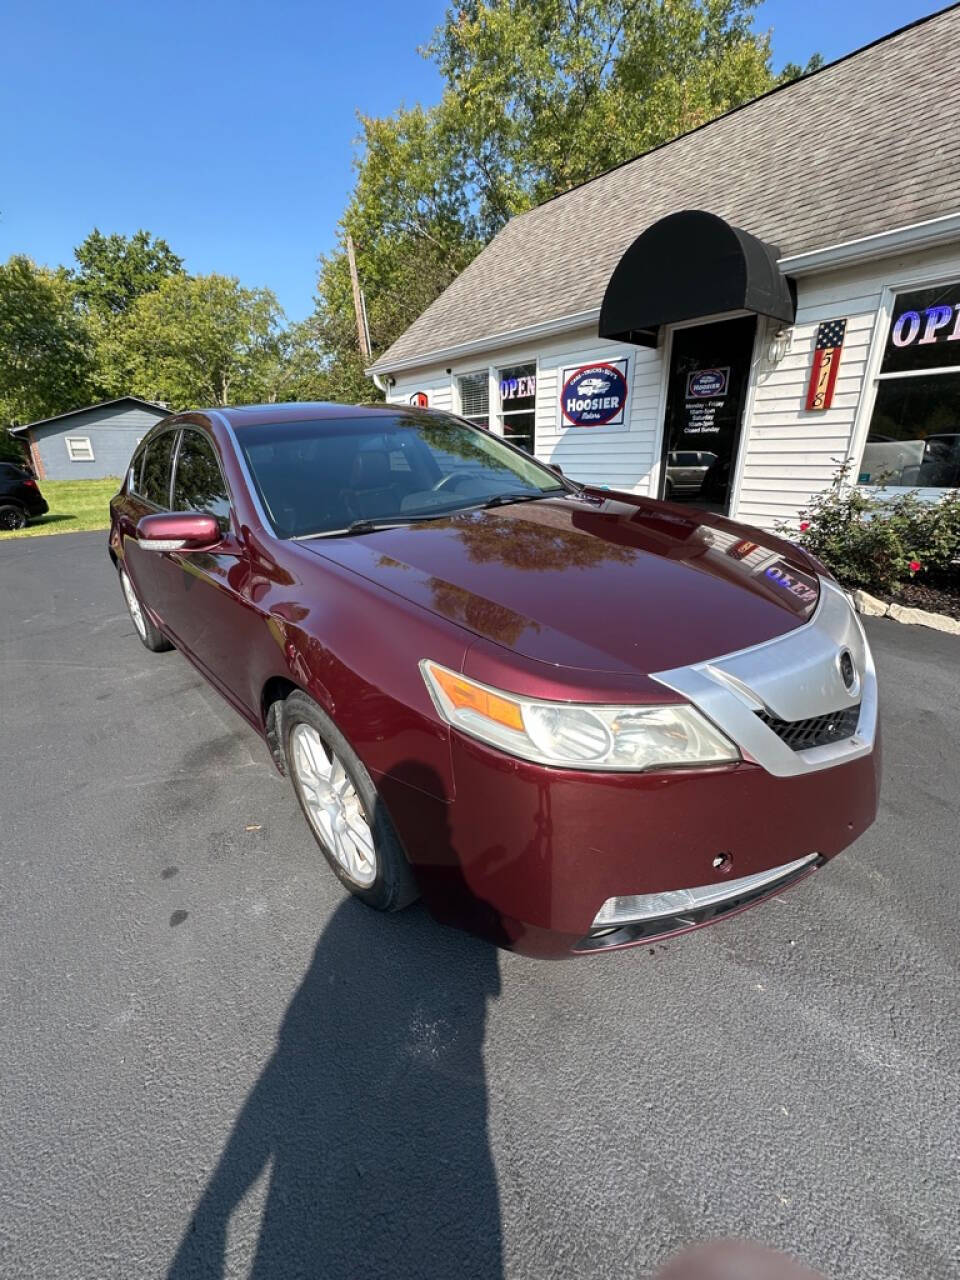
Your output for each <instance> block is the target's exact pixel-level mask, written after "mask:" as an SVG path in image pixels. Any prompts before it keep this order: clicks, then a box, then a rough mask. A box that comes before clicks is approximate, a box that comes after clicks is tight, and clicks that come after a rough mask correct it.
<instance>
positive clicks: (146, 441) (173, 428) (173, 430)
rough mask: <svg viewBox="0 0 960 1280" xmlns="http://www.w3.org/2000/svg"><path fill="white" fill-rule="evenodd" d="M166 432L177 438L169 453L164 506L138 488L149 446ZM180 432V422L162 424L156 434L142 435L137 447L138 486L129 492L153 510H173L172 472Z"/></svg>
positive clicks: (132, 460) (134, 458)
mask: <svg viewBox="0 0 960 1280" xmlns="http://www.w3.org/2000/svg"><path fill="white" fill-rule="evenodd" d="M168 433H169V434H171V435H176V436H177V439H176V440H174V442H173V450H172V452H171V454H170V473H169V475H168V477H167V503H166V506H163V507H161V506H159V505H158V504H157V503H156V502H154V501H153V499H152V498H148V497H147V496H146V494H145V493H144V492H143V490H142V489H140V488H139V483H140V481H141V480H142V479H143V461H144V459H145V458H146V456H147V454H148V452H149V450H150V446H151V445H152V444H154V443H155V442H156V441H157V440H159V439H160V438H161V437H162V436H165V435H167V434H168ZM182 434H183V424H182V423H180V422H177V423H173V424H171V425H169V426H164V427H163V429H162V430H160V431H158V432H157V433H156V435H153V434H152V433H150V434H148V435H146V436H144V438H143V440H142V441H141V442H140V445H139V448H140V450H141V454H140V467H139V469H138V476H137V485H138V487H137V488H136V489H132V490H131V492H132V493H133V494H134V495H135V496H136V497H137V498H139V500H140V501H141V502H143V503H145V504H146V505H147V506H148V507H152V508H153V509H154V511H172V510H173V507H172V505H171V504H172V502H173V473H174V467H175V465H176V460H177V454H178V453H179V451H180V440H179V437H180V436H181V435H182ZM136 456H137V455H136V454H134V455H133V459H131V462H130V468H131V470H132V469H133V463H134V461H135V460H136Z"/></svg>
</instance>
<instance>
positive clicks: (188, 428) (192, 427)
mask: <svg viewBox="0 0 960 1280" xmlns="http://www.w3.org/2000/svg"><path fill="white" fill-rule="evenodd" d="M178 430H179V438H178V439H177V442H176V444H175V445H174V446H173V456H172V458H171V461H170V492H169V494H168V495H167V496H168V498H169V502H170V505H169V507H168V508H167V510H168V511H176V507H175V506H174V497H175V492H176V485H177V467H179V465H180V450H181V448H182V447H183V437H184V436H185V435H186V434H187V432H193V434H194V435H198V436H199V437H200V438H201V440H203V441H204V442H205V444H206V445H207V446H208V447H209V449H210V451H211V452H212V454H213V457H214V461H215V462H216V464H217V470H218V471H219V472H220V480H221V482H222V484H223V491H224V493H225V494H226V495H227V508H228V510H227V516H226V518H225V519H224V518H223V517H222V516H215V517H214V518H215V519H216V521H217V523H218V524H219V525H220V529H221V532H224V533H226V532H227V531H228V530H229V529H231V528H232V527H233V512H234V501H233V494H232V493H231V492H230V486H229V485H228V484H227V477H226V473H225V472H224V469H223V461H222V460H221V458H220V451H219V449H218V448H217V446H216V444H215V442H214V439H213V437H212V436H211V435H210V433H209V432H207V431H204V430H203V428H202V427H198V426H197V425H196V423H193V422H184V423H181V424H180V426H179V428H178ZM161 434H162V433H161ZM144 501H146V499H144ZM184 514H185V515H188V514H190V513H189V512H184ZM206 514H207V515H214V512H212V511H209V512H206Z"/></svg>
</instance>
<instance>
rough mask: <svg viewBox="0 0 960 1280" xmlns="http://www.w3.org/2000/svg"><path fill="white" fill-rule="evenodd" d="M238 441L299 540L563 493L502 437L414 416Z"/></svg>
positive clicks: (373, 417)
mask: <svg viewBox="0 0 960 1280" xmlns="http://www.w3.org/2000/svg"><path fill="white" fill-rule="evenodd" d="M237 435H238V440H239V443H240V447H241V449H242V450H243V453H244V456H245V458H246V460H247V464H248V465H249V467H250V471H251V473H252V475H253V479H254V483H255V484H256V487H257V490H258V492H259V494H260V497H261V499H262V501H263V505H264V507H265V508H266V510H267V514H268V515H269V516H270V519H271V521H272V522H273V524H274V526H275V528H276V530H277V532H278V533H279V534H280V535H281V536H282V537H301V536H304V535H310V534H315V533H327V532H334V531H337V530H343V529H345V528H347V527H348V526H349V525H350V524H352V523H353V522H354V521H357V520H368V519H369V520H392V519H396V520H400V521H403V520H410V521H413V520H416V519H417V518H429V517H430V516H433V515H437V514H442V513H445V512H453V511H461V510H465V509H467V508H468V507H476V506H479V505H480V504H482V503H483V502H484V501H486V500H489V499H490V498H492V497H496V496H497V495H504V496H506V495H510V496H511V497H516V496H517V495H518V494H520V495H527V494H529V495H531V496H532V497H536V496H539V495H540V494H546V493H563V492H565V490H566V486H565V485H563V484H561V483H559V482H558V480H557V475H556V472H554V471H550V470H548V469H547V468H546V467H544V466H543V465H542V464H541V463H538V462H536V461H534V459H533V458H530V457H527V456H525V455H524V454H523V453H521V452H519V451H518V450H514V449H512V448H510V447H509V445H505V444H504V443H503V441H502V440H500V439H499V438H498V437H497V436H495V435H492V434H491V433H490V432H489V431H485V430H483V429H482V428H479V427H474V426H472V425H470V424H469V423H466V422H463V421H462V420H460V419H458V418H453V417H448V416H446V415H444V414H439V413H437V414H431V415H430V416H429V417H426V416H417V415H415V414H414V413H413V412H411V413H403V412H400V411H398V412H397V413H396V414H389V415H388V414H384V413H377V414H370V415H369V416H361V415H358V416H356V417H350V418H321V419H315V420H309V421H303V422H274V423H265V424H258V425H257V426H250V427H243V428H241V430H239V431H238V433H237Z"/></svg>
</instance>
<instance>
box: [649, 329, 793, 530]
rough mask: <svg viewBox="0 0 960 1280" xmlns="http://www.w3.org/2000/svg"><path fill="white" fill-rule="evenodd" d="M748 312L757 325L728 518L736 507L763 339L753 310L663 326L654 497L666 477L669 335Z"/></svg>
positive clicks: (732, 472) (659, 491) (733, 469)
mask: <svg viewBox="0 0 960 1280" xmlns="http://www.w3.org/2000/svg"><path fill="white" fill-rule="evenodd" d="M749 316H755V317H756V321H757V325H756V329H755V330H754V335H753V349H752V350H751V352H750V364H749V369H748V372H747V388H746V393H745V395H744V398H743V412H742V414H741V418H740V433H739V439H738V441H737V448H736V457H735V458H734V459H733V460H732V462H731V473H730V488H729V490H728V492H727V515H728V518H731V519H732V518H733V517H732V516H731V515H730V513H731V512H733V511H734V510H735V509H736V508H737V506H738V505H739V502H740V487H741V485H740V482H741V478H742V475H741V473H742V471H743V463H744V458H745V447H746V440H747V433H748V431H749V429H750V418H751V416H752V413H753V405H754V401H755V399H756V390H757V365H758V353H759V351H760V350H761V347H760V343H761V342H763V341H765V340H766V337H767V327H768V326H767V321H766V319H765V317H764V316H761V315H758V314H757V313H756V312H753V311H729V312H727V313H726V314H723V315H716V316H699V317H698V318H697V319H696V320H680V321H678V322H677V323H676V324H670V325H667V326H665V332H664V341H663V368H662V370H661V378H660V409H659V419H660V422H659V434H658V453H657V483H656V496H657V497H658V498H662V497H663V490H664V486H665V484H666V478H667V398H668V396H669V394H670V365H671V362H672V360H673V335H674V333H676V331H677V330H678V329H696V328H699V327H700V326H701V325H705V324H720V323H721V322H722V321H724V320H745V319H747V318H748V317H749Z"/></svg>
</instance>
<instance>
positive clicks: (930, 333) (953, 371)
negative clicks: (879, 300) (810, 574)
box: [859, 282, 960, 489]
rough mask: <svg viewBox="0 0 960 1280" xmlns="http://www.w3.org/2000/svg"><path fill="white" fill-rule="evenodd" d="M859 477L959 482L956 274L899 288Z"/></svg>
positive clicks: (934, 484)
mask: <svg viewBox="0 0 960 1280" xmlns="http://www.w3.org/2000/svg"><path fill="white" fill-rule="evenodd" d="M859 481H860V483H861V484H878V485H891V486H894V487H913V486H920V487H928V488H934V489H957V488H960V282H954V283H953V284H947V285H935V286H933V287H931V288H927V289H912V290H910V291H909V292H906V293H898V294H897V296H896V299H895V303H894V308H893V314H892V316H891V320H890V328H889V331H888V333H887V335H886V343H885V346H884V352H883V360H882V362H881V365H880V373H879V375H878V377H877V394H876V400H875V401H874V406H873V414H872V416H871V418H870V431H869V434H868V436H867V443H866V445H865V446H864V450H863V460H862V462H861V464H860V471H859Z"/></svg>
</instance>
